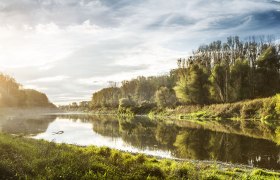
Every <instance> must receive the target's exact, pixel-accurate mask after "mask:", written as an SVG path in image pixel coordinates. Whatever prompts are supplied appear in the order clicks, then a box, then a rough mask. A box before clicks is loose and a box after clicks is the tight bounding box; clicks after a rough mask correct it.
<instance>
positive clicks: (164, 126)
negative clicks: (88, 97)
mask: <svg viewBox="0 0 280 180" xmlns="http://www.w3.org/2000/svg"><path fill="white" fill-rule="evenodd" d="M277 127H278V125H275V124H273V125H271V124H270V125H267V124H264V123H261V122H254V121H227V120H221V121H219V122H217V121H176V120H168V121H167V120H164V121H163V120H161V121H160V120H151V119H149V118H147V117H135V118H120V117H117V116H94V115H87V114H53V115H50V114H49V115H40V116H39V115H37V116H30V115H28V116H9V117H5V118H4V117H2V119H1V120H0V131H2V132H4V133H9V134H17V135H24V136H27V137H31V138H34V139H44V140H47V141H53V142H56V143H67V144H75V145H80V146H90V145H95V146H106V147H110V148H115V149H119V150H122V151H128V152H133V153H144V154H147V155H151V156H157V157H163V158H178V159H188V160H210V161H220V162H226V163H234V164H243V165H249V166H253V167H260V168H267V169H274V170H280V146H278V145H277V142H279V141H280V135H279V134H277V133H280V131H279V130H278V129H277ZM279 127H280V126H279ZM279 129H280V128H279Z"/></svg>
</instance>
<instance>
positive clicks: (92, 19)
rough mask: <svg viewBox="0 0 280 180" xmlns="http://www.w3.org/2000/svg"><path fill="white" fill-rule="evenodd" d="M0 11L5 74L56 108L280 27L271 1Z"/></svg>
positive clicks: (85, 2) (1, 3)
mask: <svg viewBox="0 0 280 180" xmlns="http://www.w3.org/2000/svg"><path fill="white" fill-rule="evenodd" d="M0 9H1V11H0V20H1V25H0V68H1V70H2V71H4V72H7V73H9V74H11V75H13V76H15V78H16V79H18V80H19V81H20V83H22V84H26V85H28V86H29V87H34V88H36V89H38V87H39V88H41V90H43V91H44V92H45V93H47V95H48V96H49V97H50V99H51V101H54V102H57V103H62V102H63V103H66V102H69V101H72V100H85V99H88V98H90V96H91V92H93V91H96V90H98V89H100V88H102V87H105V86H107V82H108V81H121V80H124V79H130V78H132V77H136V76H138V75H157V74H162V73H166V72H168V71H169V70H170V69H172V68H175V67H176V59H177V58H179V57H184V56H187V55H188V53H190V52H191V51H192V50H193V49H195V48H196V47H197V46H198V45H200V44H202V43H208V42H209V41H211V40H216V39H223V38H225V37H226V36H229V35H240V36H247V35H252V34H261V33H262V34H267V33H268V34H271V33H275V32H276V31H277V30H279V29H280V25H278V24H280V20H279V17H280V13H279V12H278V11H277V10H278V9H279V5H278V4H275V3H270V2H269V1H266V0H233V1H228V0H208V1H205V0H194V1H185V0H176V1H172V2H171V1H165V0H143V1H142V0H135V1H129V0H119V1H112V0H102V1H101V0H59V1H52V0H47V1H33V0H24V1H19V0H9V1H6V0H0ZM277 32H278V31H277ZM278 35H279V34H278ZM61 74H63V75H61ZM66 92H67V93H66Z"/></svg>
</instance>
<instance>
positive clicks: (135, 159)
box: [0, 134, 280, 179]
mask: <svg viewBox="0 0 280 180" xmlns="http://www.w3.org/2000/svg"><path fill="white" fill-rule="evenodd" d="M0 157H1V161H0V176H1V178H3V179H8V178H14V179H26V178H27V179H35V178H36V179H69V178H70V179H231V178H236V179H269V178H270V179H278V178H280V173H277V172H271V171H266V170H261V169H247V168H245V169H241V168H235V167H225V166H222V165H220V164H209V163H203V162H197V163H194V162H176V161H174V160H167V159H156V158H151V157H147V156H144V155H142V154H138V155H132V154H130V153H125V152H120V151H117V150H112V149H109V148H105V147H103V148H97V147H93V146H91V147H77V146H74V145H66V144H55V143H52V142H46V141H42V140H33V139H26V138H23V137H16V136H11V135H6V134H0Z"/></svg>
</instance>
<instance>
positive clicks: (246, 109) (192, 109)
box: [149, 95, 280, 122]
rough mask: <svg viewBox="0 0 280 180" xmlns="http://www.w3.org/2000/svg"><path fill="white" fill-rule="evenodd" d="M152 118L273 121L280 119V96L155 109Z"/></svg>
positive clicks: (151, 113)
mask: <svg viewBox="0 0 280 180" xmlns="http://www.w3.org/2000/svg"><path fill="white" fill-rule="evenodd" d="M149 115H150V116H157V117H174V118H179V119H181V120H183V119H212V120H219V119H233V120H246V119H250V120H259V121H267V122H268V121H271V120H277V119H279V117H280V116H279V115H280V96H279V95H276V96H273V97H268V98H259V99H253V100H246V101H240V102H235V103H225V104H211V105H204V106H198V105H185V106H178V107H176V108H164V109H154V110H152V111H151V112H150V113H149Z"/></svg>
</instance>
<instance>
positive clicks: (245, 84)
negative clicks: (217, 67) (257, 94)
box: [229, 59, 252, 102]
mask: <svg viewBox="0 0 280 180" xmlns="http://www.w3.org/2000/svg"><path fill="white" fill-rule="evenodd" d="M249 81H250V66H249V64H248V62H247V61H245V60H241V59H237V60H236V61H235V64H234V65H232V66H231V67H230V87H229V96H230V97H229V101H231V102H234V101H240V100H242V99H246V98H250V97H252V95H251V87H250V83H249Z"/></svg>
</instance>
